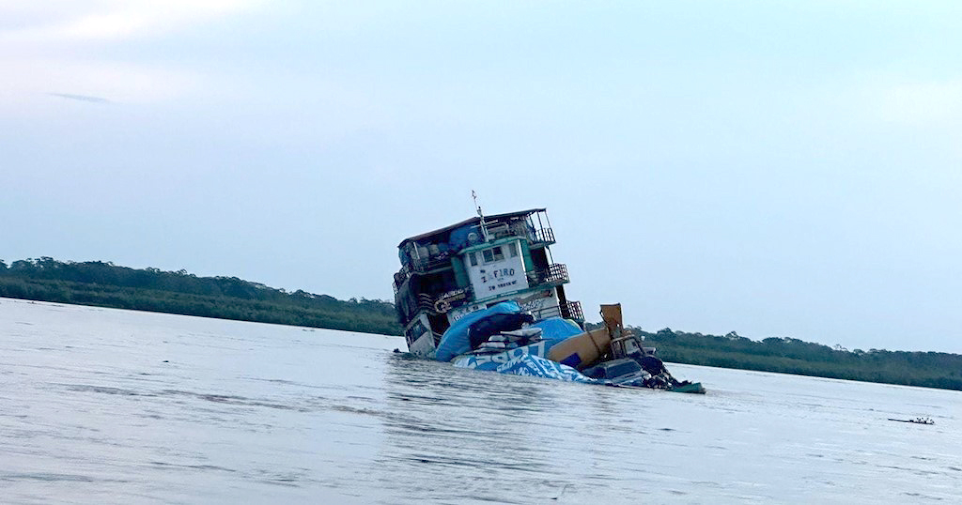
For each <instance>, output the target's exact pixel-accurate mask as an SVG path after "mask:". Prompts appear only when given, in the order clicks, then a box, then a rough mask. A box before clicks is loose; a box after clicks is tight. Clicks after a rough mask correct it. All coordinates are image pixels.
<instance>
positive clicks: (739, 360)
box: [0, 257, 962, 390]
mask: <svg viewBox="0 0 962 505" xmlns="http://www.w3.org/2000/svg"><path fill="white" fill-rule="evenodd" d="M0 297H6V298H21V299H27V300H38V301H50V302H61V303H74V304H80V305H95V306H100V307H113V308H121V309H132V310H143V311H150V312H165V313H172V314H185V315H192V316H203V317H215V318H221V319H235V320H240V321H256V322H263V323H275V324H288V325H296V326H308V327H314V328H325V329H335V330H351V331H359V332H366V333H380V334H385V335H400V334H401V328H400V326H399V325H398V323H397V320H396V313H395V310H394V305H393V304H391V303H390V302H386V301H381V300H364V299H361V300H360V301H357V300H354V299H351V300H349V301H341V300H337V299H335V298H333V297H330V296H326V295H315V294H311V293H305V292H303V291H295V292H293V293H288V292H286V291H284V290H282V289H273V288H269V287H267V286H264V285H262V284H257V283H253V282H248V281H244V280H241V279H238V278H236V277H196V276H194V275H191V274H188V273H187V272H185V271H183V270H181V271H179V272H164V271H161V270H158V269H156V268H147V269H132V268H127V267H121V266H116V265H113V264H111V263H104V262H100V261H91V262H83V263H75V262H60V261H57V260H54V259H52V258H47V257H44V258H40V259H27V260H20V261H15V262H13V263H12V264H10V265H7V264H6V263H4V262H3V261H0ZM592 326H598V325H592ZM632 329H633V330H634V331H635V332H636V333H639V334H641V335H644V337H645V340H646V343H647V345H651V346H655V347H657V348H658V354H659V355H660V356H661V358H662V359H664V360H665V361H669V362H673V363H687V364H693V365H706V366H715V367H724V368H737V369H744V370H758V371H766V372H778V373H791V374H798V375H811V376H818V377H832V378H838V379H851V380H860V381H869V382H882V383H889V384H903V385H908V386H922V387H933V388H942V389H955V390H962V355H958V354H948V353H938V352H905V351H885V350H876V349H871V350H869V351H867V352H866V351H862V350H859V349H856V350H854V351H848V350H845V349H842V348H840V347H835V348H832V347H828V346H825V345H821V344H814V343H810V342H803V341H801V340H797V339H793V338H766V339H764V340H762V341H754V340H750V339H748V338H745V337H742V336H740V335H738V334H736V333H735V332H732V333H729V334H728V335H725V336H714V335H702V334H700V333H685V332H678V331H672V330H671V329H669V328H665V329H663V330H661V331H658V332H655V333H651V332H646V331H642V330H641V329H638V328H632Z"/></svg>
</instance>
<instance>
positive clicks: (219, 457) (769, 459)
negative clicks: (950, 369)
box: [0, 299, 962, 504]
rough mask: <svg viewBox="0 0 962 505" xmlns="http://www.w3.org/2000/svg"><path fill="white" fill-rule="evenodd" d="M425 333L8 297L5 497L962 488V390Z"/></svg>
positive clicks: (408, 496)
mask: <svg viewBox="0 0 962 505" xmlns="http://www.w3.org/2000/svg"><path fill="white" fill-rule="evenodd" d="M403 345H404V341H403V339H400V338H395V337H385V336H379V335H368V334H359V333H350V332H340V331H326V330H310V329H304V328H296V327H285V326H274V325H267V324H256V323H243V322H234V321H222V320H215V319H202V318H194V317H185V316H173V315H165V314H151V313H143V312H132V311H121V310H112V309H100V308H91V307H79V306H70V305H57V304H48V303H39V302H38V303H31V302H26V301H19V300H9V299H0V502H2V503H43V504H46V503H98V504H99V503H124V504H140V503H204V504H207V503H307V502H310V503H331V504H340V503H365V504H366V503H385V504H395V503H397V504H408V503H409V504H425V503H451V504H470V503H522V504H528V503H546V504H555V503H577V504H583V503H599V504H609V503H706V504H713V503H871V504H877V503H892V502H898V503H936V502H942V503H962V394H960V393H958V392H954V391H940V390H931V389H920V388H909V387H900V386H888V385H879V384H868V383H859V382H848V381H840V380H829V379H817V378H807V377H798V376H791V375H777V374H767V373H757V372H745V371H736V370H726V369H716V368H705V367H694V366H684V365H670V366H669V369H670V370H671V371H672V372H673V374H674V375H675V376H676V377H679V378H682V379H691V380H696V381H697V380H700V381H701V382H702V383H703V384H705V386H706V387H707V388H708V394H707V395H704V396H698V395H685V394H677V393H665V392H658V391H649V390H643V389H620V388H611V387H604V386H591V385H581V384H570V383H561V382H556V381H551V380H546V379H534V378H527V377H518V376H502V375H498V374H494V373H490V372H479V371H475V370H462V369H455V368H453V367H452V366H450V365H449V364H444V363H436V362H429V361H419V360H411V359H405V358H404V356H403V355H400V354H394V353H392V352H391V351H392V350H393V349H394V348H395V347H401V346H403ZM919 416H925V417H931V418H932V419H934V420H935V423H936V424H934V425H930V426H923V425H915V424H908V423H899V422H892V421H889V420H888V419H889V418H903V419H908V418H915V417H919Z"/></svg>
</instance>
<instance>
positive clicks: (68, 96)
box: [47, 93, 113, 103]
mask: <svg viewBox="0 0 962 505" xmlns="http://www.w3.org/2000/svg"><path fill="white" fill-rule="evenodd" d="M47 94H48V95H50V96H56V97H59V98H66V99H67V100H77V101H79V102H89V103H113V102H111V101H110V100H107V99H106V98H102V97H99V96H90V95H75V94H73V93H47Z"/></svg>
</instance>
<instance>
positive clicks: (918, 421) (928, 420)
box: [889, 417, 935, 424]
mask: <svg viewBox="0 0 962 505" xmlns="http://www.w3.org/2000/svg"><path fill="white" fill-rule="evenodd" d="M889 421H895V422H897V423H912V424H935V421H933V420H932V418H931V417H916V418H915V419H893V418H891V417H890V418H889Z"/></svg>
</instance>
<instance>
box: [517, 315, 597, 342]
mask: <svg viewBox="0 0 962 505" xmlns="http://www.w3.org/2000/svg"><path fill="white" fill-rule="evenodd" d="M530 327H531V328H541V338H542V339H544V340H550V341H554V342H560V341H562V340H567V339H568V338H570V337H573V336H575V335H581V334H582V333H584V332H585V331H584V330H582V329H581V327H580V326H578V324H577V323H575V322H574V321H572V320H570V319H562V318H560V317H549V318H548V319H545V320H542V321H538V322H537V323H534V324H532V325H531V326H530Z"/></svg>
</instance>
